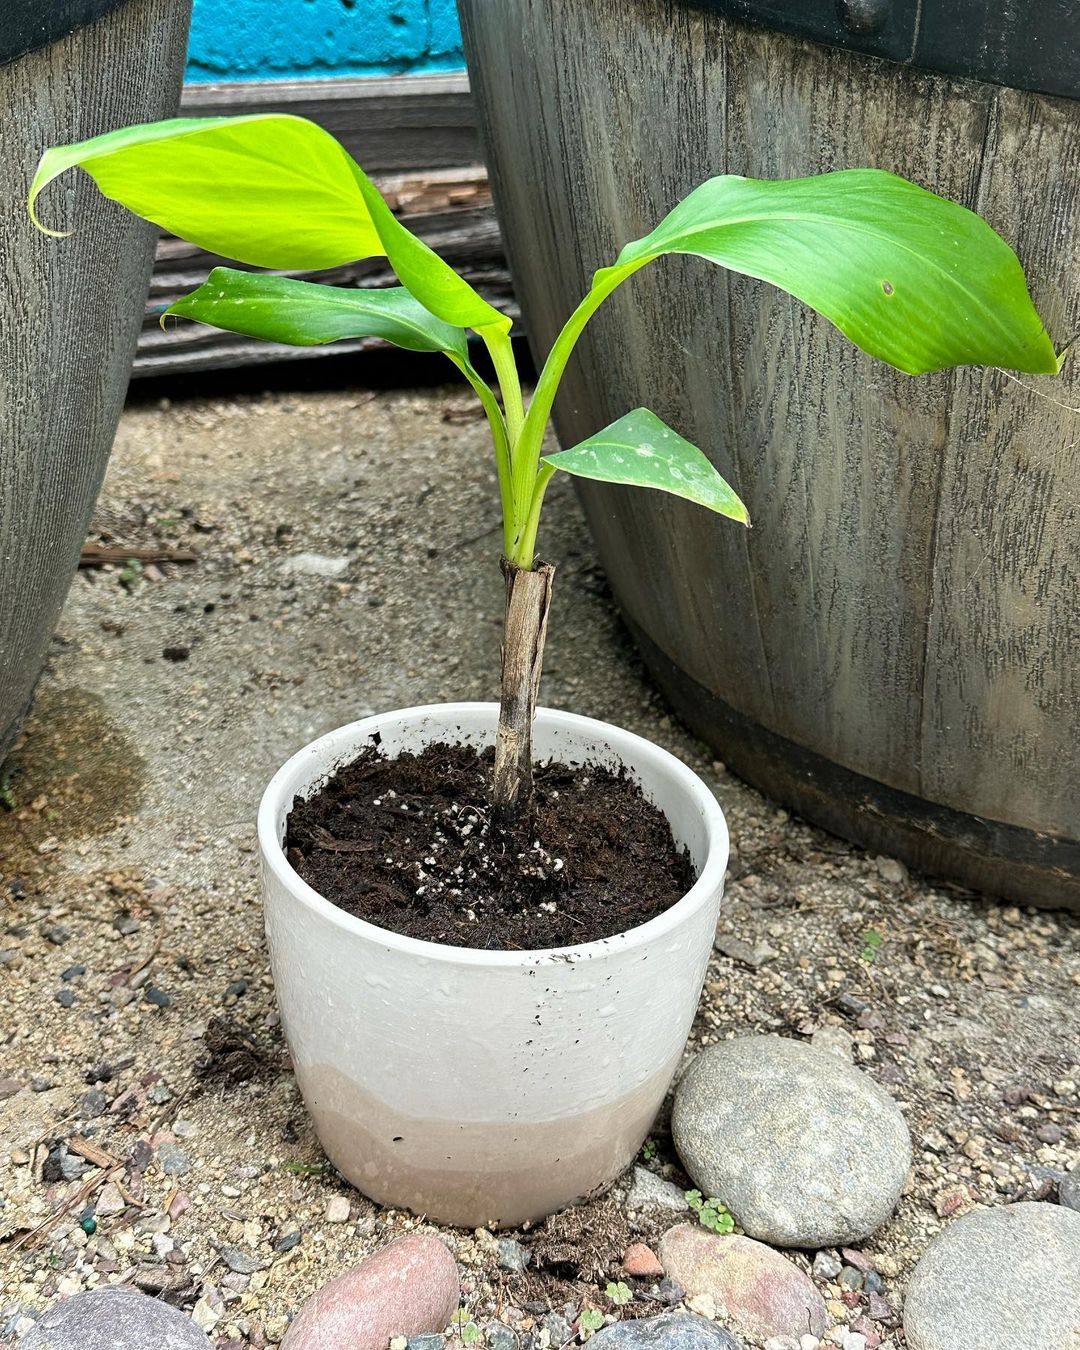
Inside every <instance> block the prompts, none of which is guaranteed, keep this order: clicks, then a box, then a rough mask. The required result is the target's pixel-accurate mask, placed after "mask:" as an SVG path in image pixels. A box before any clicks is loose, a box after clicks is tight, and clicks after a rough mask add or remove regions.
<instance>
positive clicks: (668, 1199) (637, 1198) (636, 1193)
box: [626, 1167, 690, 1214]
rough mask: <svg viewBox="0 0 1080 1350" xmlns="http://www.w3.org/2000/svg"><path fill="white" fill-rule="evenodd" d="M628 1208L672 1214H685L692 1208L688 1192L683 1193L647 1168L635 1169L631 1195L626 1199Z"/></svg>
mask: <svg viewBox="0 0 1080 1350" xmlns="http://www.w3.org/2000/svg"><path fill="white" fill-rule="evenodd" d="M626 1208H627V1209H629V1210H644V1209H666V1210H668V1211H670V1212H671V1213H672V1214H685V1213H686V1211H687V1210H688V1209H689V1208H690V1206H689V1205H688V1204H687V1203H686V1192H685V1191H681V1190H680V1189H679V1187H678V1186H676V1185H674V1183H673V1182H670V1181H665V1180H664V1178H663V1177H658V1176H657V1175H656V1173H655V1172H650V1171H649V1169H648V1168H647V1167H635V1168H634V1172H633V1177H632V1179H631V1183H630V1193H629V1195H628V1196H627V1197H626Z"/></svg>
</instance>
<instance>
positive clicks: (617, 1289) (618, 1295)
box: [604, 1280, 634, 1308]
mask: <svg viewBox="0 0 1080 1350" xmlns="http://www.w3.org/2000/svg"><path fill="white" fill-rule="evenodd" d="M604 1293H605V1294H607V1296H608V1298H609V1299H611V1301H612V1303H614V1304H615V1306H616V1307H617V1308H621V1307H622V1306H623V1304H624V1303H629V1302H630V1300H631V1299H632V1298H633V1297H634V1291H633V1290H632V1289H631V1288H630V1286H629V1285H627V1284H624V1283H623V1282H622V1280H619V1281H618V1283H615V1282H612V1283H610V1284H608V1286H607V1288H606V1289H605V1290H604Z"/></svg>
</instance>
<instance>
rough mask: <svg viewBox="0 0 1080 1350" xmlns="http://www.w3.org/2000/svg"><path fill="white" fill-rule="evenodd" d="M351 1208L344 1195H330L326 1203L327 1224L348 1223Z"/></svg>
mask: <svg viewBox="0 0 1080 1350" xmlns="http://www.w3.org/2000/svg"><path fill="white" fill-rule="evenodd" d="M350 1210H351V1206H350V1204H349V1198H348V1196H346V1195H332V1196H331V1197H330V1199H329V1200H328V1201H327V1202H326V1216H325V1217H326V1222H327V1223H348V1222H349V1212H350Z"/></svg>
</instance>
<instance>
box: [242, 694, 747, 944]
mask: <svg viewBox="0 0 1080 1350" xmlns="http://www.w3.org/2000/svg"><path fill="white" fill-rule="evenodd" d="M498 709H499V705H498V704H497V703H491V702H482V701H473V702H459V703H426V704H420V705H418V706H416V707H412V708H400V709H395V710H393V711H391V712H384V713H376V714H374V715H373V716H371V717H363V718H360V719H359V720H358V721H356V722H349V723H347V724H346V725H345V726H342V727H337V728H336V729H335V730H333V731H328V732H326V733H324V734H323V735H322V736H319V737H317V738H316V739H315V740H313V741H309V742H308V743H307V744H306V745H305V746H303V747H302V748H301V749H300V750H298V751H297V752H296V753H295V754H293V755H291V756H290V757H289V758H288V759H287V760H286V761H285V763H284V764H283V765H282V766H281V768H280V769H278V771H277V773H275V774H274V776H273V778H271V780H270V782H269V783H268V784H267V787H266V790H265V791H264V793H263V795H262V800H261V801H260V803H259V813H258V838H259V848H260V851H261V854H262V860H263V864H264V866H265V867H268V868H269V869H270V871H271V872H272V873H273V874H274V876H275V878H276V879H277V880H278V881H279V882H280V883H281V885H282V886H283V887H284V888H285V889H286V890H287V891H289V892H290V894H292V895H293V896H294V897H295V898H296V899H298V900H300V901H301V902H302V903H303V904H304V905H305V906H306V907H307V908H308V909H309V910H311V911H312V912H313V913H314V914H316V915H318V916H319V917H320V918H323V919H326V920H329V921H330V922H331V923H333V924H336V925H337V926H338V927H339V928H342V929H344V930H345V931H346V932H349V933H353V934H355V935H356V936H357V937H363V938H365V939H367V940H368V941H371V942H377V943H380V944H382V945H384V946H387V947H391V948H396V949H397V950H400V951H402V952H408V953H411V954H412V955H414V956H416V957H418V958H421V959H423V960H425V961H449V962H453V963H455V964H458V965H475V966H499V967H508V966H536V965H540V964H542V963H543V962H545V961H559V960H563V961H565V960H573V961H574V962H575V963H576V962H578V961H585V960H593V959H596V958H598V957H604V956H610V955H612V954H613V953H615V952H626V951H630V950H633V949H634V948H637V947H643V946H646V945H648V944H650V943H653V942H656V941H658V940H660V939H662V938H663V937H664V936H665V935H666V934H667V933H668V932H670V931H671V930H672V929H674V928H676V927H678V926H679V925H680V924H681V923H682V922H683V921H684V920H685V919H686V918H687V917H689V915H690V913H691V912H693V911H695V910H697V909H699V908H700V907H701V906H702V905H704V904H707V903H708V902H709V900H710V898H711V897H712V896H713V895H714V894H715V893H716V891H717V890H719V889H720V888H721V887H722V885H723V881H724V874H725V872H726V870H727V862H728V828H727V821H726V820H725V818H724V813H723V811H722V809H721V807H720V804H719V802H718V801H717V800H716V798H715V797H714V796H713V794H712V792H711V791H710V790H709V788H708V787H707V786H706V784H705V783H704V782H703V781H702V779H701V778H700V777H699V776H698V775H697V774H696V773H695V772H694V770H693V769H691V768H690V767H689V765H687V764H684V763H683V762H682V760H680V759H677V758H676V757H675V756H674V755H673V754H671V753H670V751H667V750H664V749H663V748H662V747H661V746H659V745H657V744H656V743H655V742H654V741H650V740H648V739H647V738H646V737H644V736H638V735H637V734H636V733H634V732H632V731H624V730H623V729H622V728H621V727H616V726H613V725H612V724H611V723H609V722H603V721H600V720H599V719H598V718H594V717H584V716H582V715H581V714H580V713H571V712H563V711H562V710H560V709H556V708H537V709H536V720H537V721H538V722H539V721H543V722H545V723H547V724H548V725H553V726H555V727H564V728H567V729H569V730H573V731H576V732H577V733H578V734H579V735H582V734H584V735H586V736H588V737H591V738H592V739H593V740H595V741H606V742H607V743H608V744H609V745H610V746H611V748H612V749H614V750H615V751H616V753H617V755H618V756H619V758H620V759H621V760H623V761H624V762H625V761H626V760H628V759H631V758H632V759H633V760H634V761H635V762H636V763H638V764H641V763H643V762H648V761H652V766H653V767H655V768H657V769H659V770H660V771H662V772H663V773H665V774H667V775H668V776H669V777H670V778H673V779H674V780H675V782H676V783H677V784H678V786H679V787H680V788H681V790H682V791H683V792H684V793H685V794H686V796H687V797H689V798H690V799H691V800H692V801H693V803H694V804H695V806H696V807H697V809H698V810H699V811H700V813H701V818H702V820H703V823H704V825H705V829H706V846H707V852H706V856H705V863H704V866H703V867H702V869H701V872H700V874H699V875H698V878H697V880H696V881H695V882H694V884H693V886H691V887H690V889H689V890H688V891H687V892H686V894H685V895H684V896H683V897H682V898H681V899H680V900H677V901H676V902H675V904H674V905H672V906H671V907H670V908H669V909H666V910H664V912H663V913H662V914H658V915H657V916H656V917H655V918H653V919H649V920H648V922H646V923H643V924H638V925H637V926H636V927H635V928H627V929H624V930H623V931H622V932H620V933H614V934H612V935H611V936H610V937H605V938H597V939H596V940H595V941H593V942H585V943H581V944H579V945H577V946H568V947H538V948H532V949H530V950H526V951H488V950H486V949H483V948H479V947H454V946H451V945H449V944H448V943H442V942H429V941H427V940H425V939H422V938H413V937H407V936H405V935H404V934H403V933H395V932H394V931H393V930H392V929H389V928H380V927H379V926H378V925H377V924H373V923H368V922H367V920H366V919H360V918H357V917H356V916H355V915H353V914H348V913H346V912H345V910H343V909H339V908H338V906H337V905H335V904H333V903H332V902H331V901H329V900H327V899H326V897H325V896H322V895H320V894H319V892H318V891H316V890H315V889H314V887H312V886H309V885H308V883H307V882H306V881H305V880H304V879H303V877H301V876H300V874H299V873H298V872H297V871H295V870H294V868H293V866H292V864H291V863H290V862H289V861H288V859H287V858H286V856H285V851H284V849H283V848H282V846H281V843H280V841H279V840H278V837H277V814H278V808H279V806H280V804H281V802H282V798H283V796H284V795H285V791H286V788H285V785H286V782H287V781H288V780H289V779H291V778H292V777H293V776H294V774H295V773H296V771H297V770H298V769H300V768H301V767H306V764H307V761H309V760H310V759H311V758H312V757H313V756H314V755H315V754H316V753H317V752H318V751H320V750H323V749H327V748H328V749H330V750H332V751H335V752H339V751H345V752H346V753H348V751H349V750H352V749H356V748H358V747H359V744H360V742H362V741H363V740H366V739H367V738H368V737H369V736H370V735H371V734H372V732H375V731H379V730H381V729H382V728H383V727H385V726H386V725H388V724H393V723H400V722H403V721H416V720H419V719H421V718H428V719H432V718H438V719H442V720H451V719H452V718H453V717H455V716H460V715H461V714H463V713H470V714H474V713H477V712H485V713H488V714H489V715H491V716H492V718H493V719H495V718H497V716H498ZM493 726H494V720H493ZM342 762H346V761H342ZM296 790H297V789H295V788H294V789H292V792H293V794H294V795H295V792H296Z"/></svg>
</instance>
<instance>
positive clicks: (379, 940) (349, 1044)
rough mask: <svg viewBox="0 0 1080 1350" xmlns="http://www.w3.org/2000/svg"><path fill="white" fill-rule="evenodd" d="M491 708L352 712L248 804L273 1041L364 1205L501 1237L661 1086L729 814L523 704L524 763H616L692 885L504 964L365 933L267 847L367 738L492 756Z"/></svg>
mask: <svg viewBox="0 0 1080 1350" xmlns="http://www.w3.org/2000/svg"><path fill="white" fill-rule="evenodd" d="M497 717H498V705H497V704H494V703H446V704H438V705H434V706H431V707H425V708H409V709H406V710H405V711H403V712H391V713H384V714H382V715H381V716H378V717H367V718H365V719H364V720H363V721H361V722H354V723H353V724H352V725H351V726H347V727H342V728H341V729H340V730H338V731H332V732H330V733H329V734H328V735H326V736H322V737H320V738H319V740H317V741H314V742H312V744H311V745H308V746H306V747H305V748H304V749H303V750H301V751H300V752H299V753H298V754H296V755H294V756H293V757H292V759H290V760H289V761H288V763H287V764H286V765H285V766H284V767H283V768H282V769H281V770H280V771H279V772H278V773H277V774H276V775H275V777H274V778H273V780H272V781H271V783H270V785H269V787H268V788H267V789H266V792H265V794H264V796H263V799H262V805H261V806H260V808H259V844H260V848H261V852H262V861H263V879H264V891H265V899H266V931H267V935H268V937H269V941H270V957H271V963H272V966H273V972H274V982H275V985H276V987H277V998H278V1004H279V1007H280V1009H281V1017H282V1022H283V1024H284V1028H285V1034H286V1037H287V1039H288V1042H289V1048H290V1050H291V1052H292V1058H293V1063H294V1066H295V1071H296V1077H297V1081H298V1083H299V1086H300V1090H301V1092H302V1093H303V1097H304V1101H305V1103H306V1104H307V1108H308V1110H309V1111H310V1113H311V1117H312V1120H313V1121H314V1124H315V1129H316V1132H317V1133H318V1136H319V1139H320V1140H321V1142H322V1145H323V1147H324V1148H325V1150H326V1152H327V1154H328V1155H329V1157H330V1159H331V1160H332V1161H333V1163H334V1165H335V1166H336V1167H337V1168H338V1170H339V1171H340V1172H342V1173H343V1174H344V1175H345V1176H346V1177H347V1178H348V1179H349V1180H350V1181H351V1182H353V1184H354V1185H355V1186H357V1187H358V1188H359V1189H360V1190H361V1191H363V1192H364V1193H365V1194H367V1195H369V1196H371V1197H372V1198H373V1199H375V1200H378V1201H379V1202H380V1203H382V1204H385V1205H396V1206H401V1207H404V1208H407V1209H411V1210H413V1211H415V1212H416V1213H419V1214H426V1215H428V1216H429V1217H430V1218H433V1219H437V1220H439V1221H441V1222H443V1223H449V1224H459V1225H462V1226H464V1227H469V1228H472V1227H477V1226H479V1225H482V1224H483V1225H502V1226H504V1227H505V1226H507V1225H512V1224H518V1223H521V1222H524V1221H525V1220H529V1219H537V1218H540V1217H541V1216H543V1215H545V1214H550V1213H552V1212H553V1211H554V1210H557V1209H559V1208H561V1207H562V1206H564V1205H566V1204H569V1203H570V1202H572V1201H573V1200H575V1199H577V1198H579V1197H581V1196H584V1195H587V1194H589V1193H590V1192H592V1191H595V1190H596V1189H597V1188H600V1187H603V1186H604V1185H606V1184H607V1183H608V1182H610V1181H611V1180H613V1178H615V1177H616V1176H617V1175H618V1174H619V1172H621V1171H622V1169H623V1168H624V1167H626V1166H627V1164H628V1163H629V1162H630V1161H631V1159H632V1158H633V1157H634V1155H635V1154H636V1152H637V1150H638V1149H639V1148H640V1146H641V1143H642V1141H643V1139H644V1138H645V1136H646V1134H647V1133H648V1131H649V1128H650V1126H651V1125H652V1123H653V1120H654V1118H655V1116H656V1112H657V1110H658V1109H659V1107H660V1104H661V1102H662V1101H663V1098H664V1094H665V1092H666V1091H667V1088H668V1086H669V1084H670V1082H671V1078H672V1075H673V1074H674V1071H675V1068H676V1065H677V1064H678V1062H679V1057H680V1055H681V1053H682V1050H683V1046H684V1044H685V1042H686V1037H687V1034H688V1032H689V1030H690V1024H691V1022H692V1021H693V1017H694V1012H695V1009H696V1007H697V1002H698V997H699V995H700V993H701V985H702V981H703V979H704V977H705V967H706V964H707V962H708V959H709V952H710V950H711V948H712V942H713V936H714V932H715V929H716V918H717V911H718V908H719V905H720V897H721V894H722V892H723V883H724V870H725V867H726V865H727V856H728V834H727V826H726V824H725V822H724V816H723V813H722V812H721V810H720V808H719V806H718V805H717V803H716V799H715V798H714V797H713V795H712V793H711V792H710V791H709V789H708V788H707V787H706V786H705V784H704V783H703V782H702V781H701V779H700V778H698V777H697V775H696V774H695V773H693V772H692V771H691V770H690V769H688V768H687V767H686V765H685V764H682V763H681V762H680V761H679V760H677V759H675V757H674V756H673V755H670V754H668V753H667V751H665V750H661V749H660V748H659V747H658V746H655V745H653V744H652V743H651V742H649V741H646V740H643V739H642V738H641V737H640V736H634V735H632V734H631V733H630V732H627V731H620V730H619V729H618V728H617V727H612V726H608V725H607V724H606V723H604V722H597V721H594V720H592V719H591V718H587V717H577V716H575V715H574V714H572V713H565V712H553V711H550V710H548V709H539V710H538V711H537V715H536V726H535V730H534V734H533V748H534V753H535V754H536V756H537V758H539V759H548V758H558V759H561V760H563V761H566V762H570V763H575V762H583V761H588V762H594V763H601V764H604V765H607V766H609V767H615V768H617V767H618V766H620V765H624V766H625V767H626V768H627V770H628V771H629V772H630V774H631V775H632V776H633V777H634V778H635V779H636V780H637V782H639V783H640V784H641V787H642V790H643V791H644V793H645V795H646V796H647V797H648V798H649V799H650V800H651V801H653V802H654V803H655V804H656V805H657V806H658V807H659V808H660V809H661V810H662V811H663V812H664V814H665V815H666V816H667V818H668V821H669V822H670V824H671V830H672V834H673V835H674V838H675V841H676V843H677V844H679V845H680V846H682V847H685V848H686V849H687V850H688V851H689V853H690V857H691V859H692V860H693V862H694V865H695V868H696V869H697V872H698V880H697V882H696V883H695V885H694V886H693V887H691V889H690V890H689V891H688V892H687V894H686V895H685V896H684V897H683V898H682V899H681V900H680V901H679V902H678V903H677V904H675V905H673V906H672V907H671V908H670V909H669V910H667V911H666V912H665V913H663V914H660V915H659V916H658V917H657V918H655V919H652V920H650V921H649V922H648V923H645V924H642V925H640V926H639V927H637V928H633V929H630V930H629V931H627V932H625V933H618V934H616V935H614V936H612V937H610V938H605V939H603V940H602V941H599V942H590V943H586V944H584V945H583V946H580V947H565V948H560V949H558V950H547V951H529V952H506V951H494V952H489V951H478V950H474V949H471V948H463V947H447V946H442V945H441V944H438V943H433V942H422V941H419V940H417V939H415V938H409V937H401V936H399V935H398V934H397V933H392V932H389V931H387V930H386V929H382V928H376V927H375V926H373V925H372V924H369V923H365V922H364V921H363V920H362V919H357V918H354V917H353V916H351V915H349V914H346V913H344V911H342V910H340V909H338V908H336V907H335V906H334V905H332V904H330V902H329V901H327V900H324V899H323V897H322V896H321V895H319V894H318V893H317V892H316V891H314V890H312V888H311V887H310V886H309V885H307V883H306V882H304V881H303V880H301V878H300V877H299V876H298V875H297V874H296V872H294V871H293V869H292V867H291V866H290V865H289V863H288V862H287V861H286V858H285V854H284V852H283V851H282V847H281V840H282V837H283V834H284V828H285V818H286V816H287V814H288V812H289V810H290V808H291V806H292V802H293V798H294V797H296V796H301V797H307V796H310V794H311V793H312V791H314V790H315V789H316V788H317V787H318V786H319V785H320V784H321V783H323V782H324V781H325V780H326V779H327V777H329V775H330V774H331V773H332V772H333V770H334V769H335V768H337V767H338V766H340V765H341V764H343V763H347V762H348V761H349V760H351V759H352V758H354V757H355V756H356V755H357V754H358V753H359V752H360V750H361V749H362V748H363V747H364V746H365V745H367V744H368V743H369V741H370V738H371V737H372V736H374V735H376V734H378V736H379V737H380V738H381V742H380V743H381V746H382V749H383V751H384V752H386V753H387V754H389V755H391V756H392V755H394V754H395V753H397V752H399V751H401V750H418V749H420V748H421V747H422V746H424V745H425V744H427V743H430V742H431V741H435V740H442V741H451V742H454V743H465V744H471V745H476V746H487V745H491V744H493V743H494V739H495V727H496V722H497Z"/></svg>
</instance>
